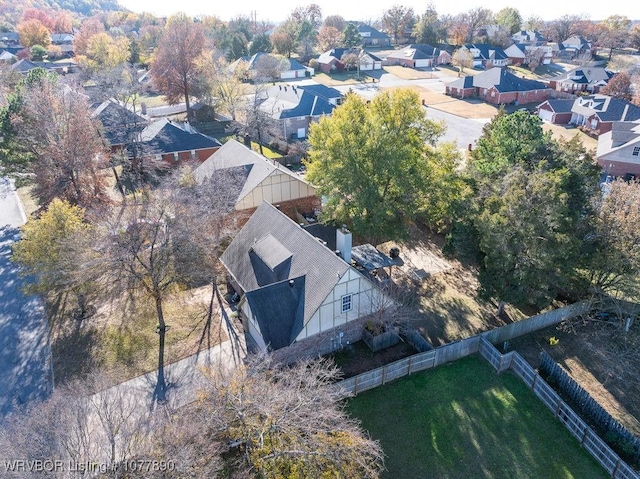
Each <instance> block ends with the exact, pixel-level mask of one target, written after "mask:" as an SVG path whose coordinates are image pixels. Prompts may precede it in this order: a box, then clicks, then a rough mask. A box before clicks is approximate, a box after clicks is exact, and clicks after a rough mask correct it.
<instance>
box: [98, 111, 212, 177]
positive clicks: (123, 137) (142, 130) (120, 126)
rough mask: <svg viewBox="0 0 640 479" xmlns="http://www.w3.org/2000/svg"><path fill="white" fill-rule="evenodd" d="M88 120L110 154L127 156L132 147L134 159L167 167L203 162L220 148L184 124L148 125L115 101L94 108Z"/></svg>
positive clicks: (158, 122) (158, 123) (146, 121)
mask: <svg viewBox="0 0 640 479" xmlns="http://www.w3.org/2000/svg"><path fill="white" fill-rule="evenodd" d="M92 117H93V118H95V119H97V120H99V121H100V123H101V124H102V128H101V133H102V136H103V138H104V140H105V143H106V144H107V145H108V146H109V147H110V148H111V151H112V152H113V153H116V152H118V151H123V150H127V151H128V156H130V157H132V156H133V152H132V149H133V148H136V149H137V150H138V151H137V153H138V157H142V158H153V159H156V160H164V161H166V162H167V163H169V164H170V165H175V164H177V163H179V162H181V161H189V160H198V161H200V162H203V161H205V160H206V159H207V158H209V157H210V156H211V155H212V154H213V153H214V152H216V151H217V150H218V148H220V146H221V143H220V142H219V141H218V140H216V139H215V138H212V137H210V136H208V135H204V134H202V133H200V132H199V131H198V130H196V129H195V128H194V127H192V126H191V125H190V124H189V123H187V122H185V123H180V122H174V121H171V120H167V119H165V118H163V119H159V120H156V121H153V122H149V121H148V120H147V119H146V117H143V116H142V115H139V114H138V113H137V112H135V111H131V110H130V109H129V108H127V107H126V106H124V105H121V104H119V103H118V102H116V101H115V100H108V101H105V102H103V103H101V104H100V105H98V106H97V107H96V108H95V110H94V111H93V112H92Z"/></svg>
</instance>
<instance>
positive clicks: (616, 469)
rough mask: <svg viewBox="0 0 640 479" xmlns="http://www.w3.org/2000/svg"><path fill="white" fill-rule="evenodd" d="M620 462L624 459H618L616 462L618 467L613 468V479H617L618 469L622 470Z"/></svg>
mask: <svg viewBox="0 0 640 479" xmlns="http://www.w3.org/2000/svg"><path fill="white" fill-rule="evenodd" d="M620 461H622V459H620V458H618V460H617V461H616V467H614V468H613V472H612V473H611V477H612V478H613V479H615V477H616V474H618V469H620Z"/></svg>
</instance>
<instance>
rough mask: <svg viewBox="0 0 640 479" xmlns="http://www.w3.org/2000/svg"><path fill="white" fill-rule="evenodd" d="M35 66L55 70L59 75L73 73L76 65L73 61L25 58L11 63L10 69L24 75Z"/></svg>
mask: <svg viewBox="0 0 640 479" xmlns="http://www.w3.org/2000/svg"><path fill="white" fill-rule="evenodd" d="M36 68H44V69H45V70H48V71H53V72H56V73H58V74H60V75H66V74H67V73H74V72H75V71H76V70H77V68H78V65H77V64H76V63H74V62H71V61H68V62H55V63H53V62H35V61H31V60H27V59H24V58H23V59H22V60H18V61H17V62H15V63H14V64H12V65H11V69H12V70H13V71H15V72H19V73H22V74H23V75H26V74H27V73H29V72H30V71H31V70H34V69H36Z"/></svg>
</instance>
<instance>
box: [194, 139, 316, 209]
mask: <svg viewBox="0 0 640 479" xmlns="http://www.w3.org/2000/svg"><path fill="white" fill-rule="evenodd" d="M215 174H218V175H220V174H224V175H226V176H227V177H228V178H229V182H228V183H229V185H228V186H230V187H231V188H233V190H234V191H230V192H229V195H228V196H229V198H230V200H232V201H233V204H234V209H235V210H236V211H246V210H251V211H253V210H255V209H256V208H257V207H258V206H260V204H261V203H262V202H263V201H267V202H269V203H271V204H274V205H278V206H279V208H280V210H281V211H282V212H283V213H285V214H287V215H288V216H289V217H291V218H296V213H300V214H305V213H313V212H314V210H315V209H316V208H319V207H320V199H319V198H318V196H317V195H316V189H315V188H314V187H313V186H311V185H310V184H309V183H307V182H306V181H305V180H304V179H303V178H302V177H301V176H299V175H297V174H295V173H294V172H292V171H291V170H289V169H288V168H286V167H284V166H282V165H281V164H280V163H278V162H277V161H275V160H269V159H267V158H265V157H264V156H262V155H260V154H258V153H256V152H255V151H253V150H251V149H250V148H248V147H247V146H245V145H244V144H242V143H240V142H238V141H236V140H233V139H230V140H228V141H227V142H226V143H225V144H224V145H222V147H221V148H220V149H219V150H218V151H216V152H215V153H214V154H213V155H211V156H210V157H209V158H207V159H206V160H205V161H204V162H203V163H202V164H201V165H199V166H198V167H197V168H196V169H195V170H194V171H193V175H194V178H195V180H196V181H197V182H203V181H205V180H206V179H208V178H211V177H212V176H213V175H215Z"/></svg>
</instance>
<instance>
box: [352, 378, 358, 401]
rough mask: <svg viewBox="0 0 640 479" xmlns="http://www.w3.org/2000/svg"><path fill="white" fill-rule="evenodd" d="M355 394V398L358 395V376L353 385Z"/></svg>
mask: <svg viewBox="0 0 640 479" xmlns="http://www.w3.org/2000/svg"><path fill="white" fill-rule="evenodd" d="M353 394H354V396H355V395H356V394H358V376H356V380H355V381H354V383H353Z"/></svg>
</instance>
